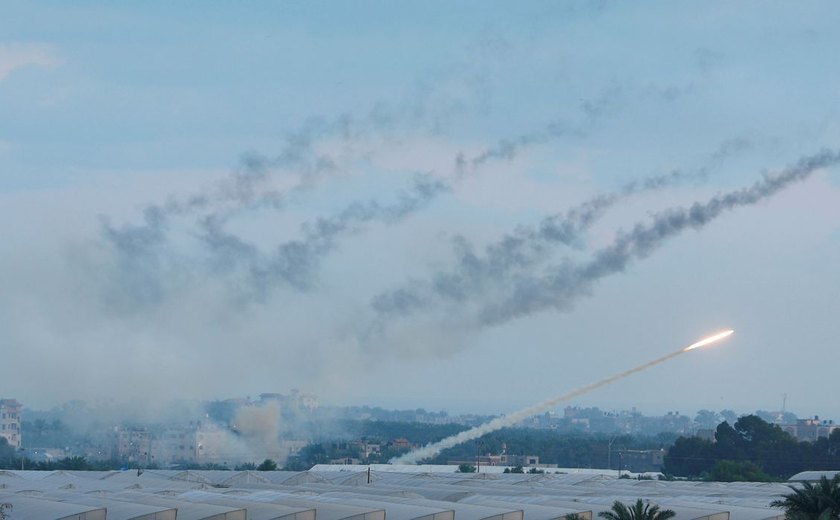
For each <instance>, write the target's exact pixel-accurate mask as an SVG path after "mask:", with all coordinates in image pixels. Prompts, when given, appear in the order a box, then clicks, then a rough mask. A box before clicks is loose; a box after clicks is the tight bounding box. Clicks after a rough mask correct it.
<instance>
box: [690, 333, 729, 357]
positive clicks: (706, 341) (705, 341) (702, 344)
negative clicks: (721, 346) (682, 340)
mask: <svg viewBox="0 0 840 520" xmlns="http://www.w3.org/2000/svg"><path fill="white" fill-rule="evenodd" d="M734 332H735V331H734V330H732V329H727V330H724V331H722V332H718V333H717V334H712V335H711V336H709V337H708V338H703V339H701V340H700V341H698V342H697V343H692V344H691V345H689V346H687V347H685V348H684V349H683V352H688V351H689V350H694V349H696V348H700V347H705V346H706V345H708V344H709V343H714V342H715V341H720V340H722V339H723V338H725V337H727V336H731V335H732V334H733V333H734Z"/></svg>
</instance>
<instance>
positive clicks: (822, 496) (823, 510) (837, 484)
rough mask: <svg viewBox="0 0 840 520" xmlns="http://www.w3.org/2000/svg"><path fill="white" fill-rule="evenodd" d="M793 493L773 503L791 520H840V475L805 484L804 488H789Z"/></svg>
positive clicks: (823, 477)
mask: <svg viewBox="0 0 840 520" xmlns="http://www.w3.org/2000/svg"><path fill="white" fill-rule="evenodd" d="M789 487H790V489H791V490H792V491H793V493H790V494H787V495H782V499H781V500H774V501H773V502H771V504H770V505H771V506H772V507H778V508H781V509H784V510H785V517H786V518H788V519H790V520H829V519H837V518H840V473H837V474H835V475H834V478H832V479H831V480H829V479H828V478H827V477H826V476H825V475H823V476H822V477H820V480H819V481H818V482H816V483H813V482H803V483H802V487H796V486H789Z"/></svg>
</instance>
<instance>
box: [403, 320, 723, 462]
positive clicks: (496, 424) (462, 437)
mask: <svg viewBox="0 0 840 520" xmlns="http://www.w3.org/2000/svg"><path fill="white" fill-rule="evenodd" d="M734 332H735V331H734V330H732V329H727V330H724V331H721V332H718V333H716V334H713V335H711V336H708V337H705V338H703V339H701V340H699V341H696V342H694V343H692V344H691V345H689V346H687V347H684V348H681V349H680V350H677V351H676V352H671V353H670V354H667V355H665V356H662V357H660V358H657V359H654V360H653V361H648V362H647V363H645V364H643V365H639V366H637V367H635V368H631V369H630V370H625V371H624V372H621V373H618V374H615V375H613V376H610V377H607V378H605V379H601V380H600V381H596V382H594V383H590V384H588V385H585V386H582V387H580V388H577V389H575V390H572V391H570V392H567V393H565V394H563V395H561V396H558V397H555V398H553V399H548V400H546V401H543V402H541V403H538V404H535V405H533V406H529V407H527V408H523V409H521V410H518V411H516V412H513V413H511V414H509V415H506V416H504V417H498V418H496V419H493V420H492V421H490V422H487V423H484V424H482V425H480V426H476V427H475V428H471V429H469V430H465V431H463V432H461V433H458V434H456V435H452V436H451V437H447V438H445V439H443V440H440V441H438V442H435V443H430V444H428V445H426V446H424V447H422V448H419V449H417V450H414V451H412V452H409V453H406V454H405V455H402V456H400V457H395V458H393V459H391V460H390V464H416V463H417V462H418V461H420V460H423V459H427V458H429V457H434V456H435V455H437V454H438V453H440V452H441V451H443V450H445V449H447V448H451V447H453V446H457V445H458V444H461V443H464V442H467V441H471V440H473V439H478V438H479V437H481V436H483V435H485V434H488V433H491V432H494V431H496V430H500V429H502V428H505V427H507V426H512V425H514V424H516V423H518V422H520V421H522V420H523V419H526V418H527V417H530V416H532V415H536V414H538V413H543V412H545V411H547V410H550V409H551V408H554V407H555V406H557V405H558V404H560V403H562V402H564V401H568V400H569V399H574V398H575V397H578V396H581V395H584V394H586V393H589V392H591V391H593V390H595V389H598V388H601V387H602V386H606V385H608V384H610V383H614V382H616V381H618V380H619V379H624V378H625V377H627V376H629V375H632V374H635V373H636V372H641V371H643V370H646V369H648V368H650V367H652V366H655V365H659V364H661V363H664V362H666V361H668V360H669V359H672V358H675V357H677V356H679V355H680V354H684V353H686V352H688V351H690V350H694V349H697V348H700V347H703V346H706V345H709V344H711V343H714V342H716V341H720V340H722V339H724V338H726V337H728V336H730V335H731V334H732V333H734Z"/></svg>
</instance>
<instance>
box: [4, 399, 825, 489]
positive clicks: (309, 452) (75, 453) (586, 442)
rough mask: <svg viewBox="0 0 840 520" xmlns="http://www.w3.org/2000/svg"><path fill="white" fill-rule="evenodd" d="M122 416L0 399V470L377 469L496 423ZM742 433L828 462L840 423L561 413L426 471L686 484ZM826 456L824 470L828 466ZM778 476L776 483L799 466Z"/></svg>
mask: <svg viewBox="0 0 840 520" xmlns="http://www.w3.org/2000/svg"><path fill="white" fill-rule="evenodd" d="M121 412H122V410H121V409H120V407H116V406H111V407H109V406H102V405H100V406H89V405H88V404H86V403H84V402H81V401H71V402H68V403H65V404H63V405H61V406H57V407H55V408H53V409H51V410H30V409H27V408H26V407H25V405H24V404H22V403H20V402H18V401H17V400H16V399H14V398H6V399H2V400H0V418H1V419H2V422H0V467H6V468H17V469H21V468H27V467H28V468H30V469H57V468H62V467H65V468H67V469H119V468H161V469H190V468H192V469H258V468H260V467H263V468H268V469H281V468H286V469H290V470H297V471H302V470H306V469H309V468H310V467H312V466H313V465H315V464H345V465H346V464H350V465H362V464H383V463H387V462H388V461H389V460H390V459H391V458H393V457H396V456H398V455H401V454H404V453H406V452H408V451H410V450H412V449H414V448H416V447H419V446H422V445H424V444H427V443H429V442H434V441H437V440H439V439H440V438H443V437H446V436H449V435H453V434H455V433H458V432H460V431H463V430H464V429H467V428H470V427H474V426H476V425H479V424H482V423H484V422H486V421H488V420H491V419H493V418H494V417H493V416H486V415H473V414H465V415H449V414H447V413H446V412H443V411H440V412H431V411H426V410H424V409H416V410H385V409H382V408H377V407H368V406H349V407H333V406H322V405H321V403H320V400H319V398H318V397H317V396H315V395H313V394H310V393H306V392H301V391H298V390H292V391H291V392H289V393H287V394H283V393H263V394H260V395H259V396H258V397H256V398H251V397H245V398H231V399H224V400H216V401H208V402H203V403H176V404H171V405H168V406H167V407H164V408H163V409H162V410H161V411H160V413H159V416H158V417H154V418H152V419H143V418H141V417H142V416H143V414H138V415H136V416H134V417H125V416H123V415H124V414H121ZM146 415H149V414H148V413H147V414H146ZM750 421H752V422H750ZM724 425H725V427H724ZM747 427H749V428H753V429H755V428H765V430H766V431H767V432H769V433H767V435H778V436H779V438H780V439H784V440H786V441H788V442H791V443H793V444H795V445H797V446H799V445H802V446H807V449H809V450H812V451H813V450H818V449H819V446H820V445H821V443H823V444H824V443H830V444H831V446H833V447H834V451H833V452H831V451H830V450H828V449H827V451H826V454H830V453H834V454H835V455H836V453H837V450H836V446H834V445H835V444H836V445H840V431H838V430H840V425H837V424H835V423H834V421H833V420H826V419H820V418H819V417H818V416H813V417H808V418H799V417H797V416H796V415H795V414H793V413H791V412H788V411H762V410H759V411H756V412H754V413H753V414H749V415H744V414H739V413H737V412H735V411H733V410H721V411H718V412H716V411H712V410H700V411H699V412H697V413H695V414H692V415H686V414H683V413H680V412H679V411H672V412H668V413H666V414H665V415H661V416H646V415H644V414H642V413H641V412H639V411H637V410H635V409H632V410H621V411H604V410H601V409H599V408H595V407H587V408H584V407H578V406H567V407H565V408H564V409H563V410H562V411H557V412H548V413H545V414H541V415H536V416H532V417H529V418H528V419H526V420H524V421H522V422H521V423H519V424H518V425H517V426H516V427H514V428H506V429H503V430H501V431H499V432H495V433H494V434H489V435H486V436H485V437H483V438H482V439H480V440H479V441H477V442H471V443H465V444H464V445H462V446H456V447H454V448H452V449H450V450H447V451H445V452H444V453H442V454H441V455H440V456H439V457H437V458H435V459H434V460H430V461H428V462H431V463H436V464H454V465H458V466H459V467H462V469H464V470H465V471H470V470H471V468H474V467H479V468H480V467H481V466H484V467H490V466H500V467H501V466H504V467H506V468H508V469H509V470H511V471H532V472H535V471H551V470H552V469H554V468H563V467H578V468H603V469H615V470H618V471H619V472H620V471H622V470H625V471H628V472H637V473H639V472H669V471H673V470H675V469H679V470H680V471H681V472H682V473H685V475H683V476H686V477H691V476H697V475H699V474H702V473H703V472H704V471H705V472H706V473H708V472H709V471H710V470H711V466H710V465H709V464H706V465H703V464H700V465H699V466H698V465H697V464H694V466H697V467H694V466H691V465H686V464H684V463H683V462H685V461H683V459H682V458H681V457H683V458H685V457H686V456H685V455H684V454H683V453H682V451H685V449H687V448H686V446H687V445H688V444H690V445H691V446H692V447H691V449H707V450H712V449H716V448H717V447H720V446H722V444H721V442H722V440H721V439H720V438H719V437H721V436H722V435H725V434H726V432H727V431H729V430H727V429H726V428H729V429H730V430H732V431H733V432H736V433H737V432H738V431H739V430H738V428H742V429H743V428H747ZM687 443H688V444H687ZM742 444H743V446H741V448H739V449H743V450H746V451H744V453H748V451H749V449H750V447H749V446H748V445H747V444H748V443H746V444H744V443H743V442H742ZM802 449H806V448H802ZM680 450H682V451H680ZM809 453H810V452H809ZM669 454H670V459H671V460H670V461H669V460H668V458H669ZM826 456H827V457H828V458H826V459H825V460H824V464H825V465H827V466H831V464H834V463H835V461H833V460H832V459H831V457H830V456H829V455H826ZM745 457H746V456H741V457H740V459H741V460H742V462H743V461H746V462H749V463H750V464H752V463H753V461H752V460H751V459H749V458H745ZM688 458H691V457H688ZM765 458H766V457H765ZM800 458H803V459H804V460H803V464H804V463H806V462H807V464H809V469H819V466H821V465H823V464H821V463H820V455H819V453H812V454H811V455H807V456H806V455H803V456H802V457H800ZM686 460H687V459H686ZM681 461H682V462H681ZM758 462H760V461H758ZM776 469H778V471H776V473H777V475H776V476H778V477H781V476H784V475H783V473H784V472H785V471H788V472H790V471H794V470H795V469H798V467H794V466H785V467H783V468H776ZM769 476H773V475H772V474H769Z"/></svg>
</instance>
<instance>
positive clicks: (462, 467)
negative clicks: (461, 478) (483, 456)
mask: <svg viewBox="0 0 840 520" xmlns="http://www.w3.org/2000/svg"><path fill="white" fill-rule="evenodd" d="M458 473H475V466H473V465H472V464H459V465H458Z"/></svg>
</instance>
